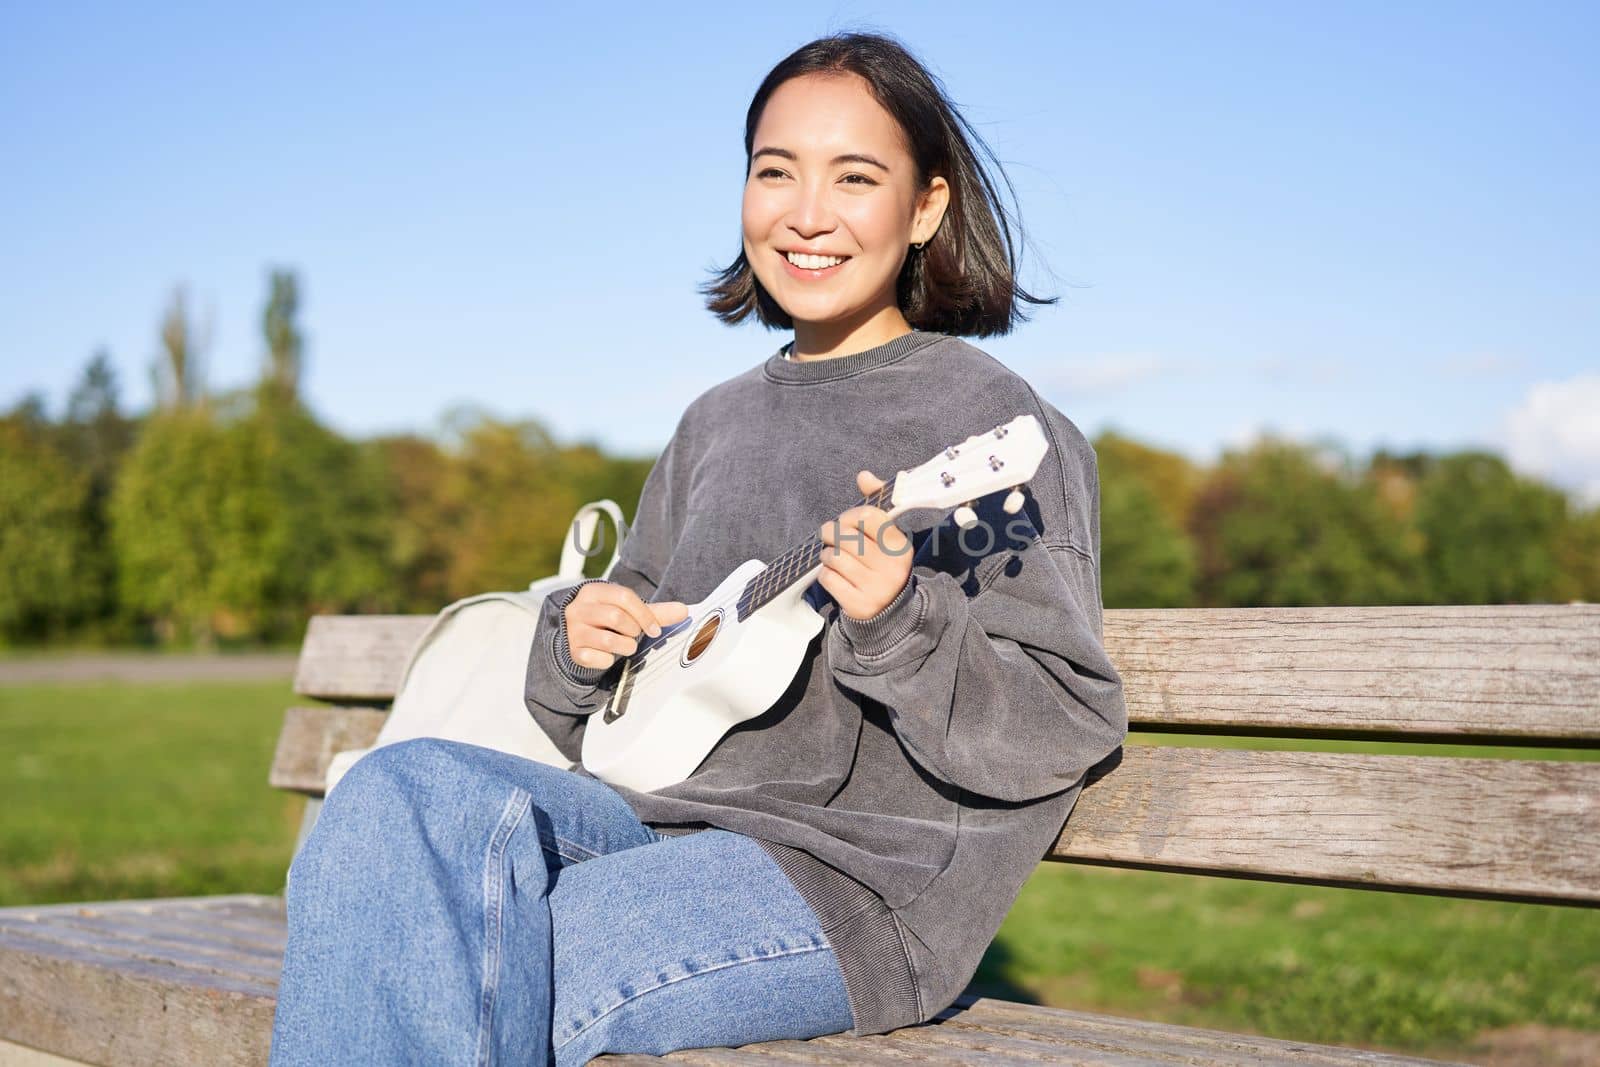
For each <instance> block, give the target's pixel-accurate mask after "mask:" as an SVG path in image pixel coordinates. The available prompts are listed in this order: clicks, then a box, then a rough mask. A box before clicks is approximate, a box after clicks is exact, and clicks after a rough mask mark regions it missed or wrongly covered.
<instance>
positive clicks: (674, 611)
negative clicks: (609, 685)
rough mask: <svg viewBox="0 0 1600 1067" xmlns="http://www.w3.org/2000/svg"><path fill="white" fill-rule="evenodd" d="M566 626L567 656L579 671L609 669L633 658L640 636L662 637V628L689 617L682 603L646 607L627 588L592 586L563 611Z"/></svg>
mask: <svg viewBox="0 0 1600 1067" xmlns="http://www.w3.org/2000/svg"><path fill="white" fill-rule="evenodd" d="M562 614H563V615H564V616H565V618H566V622H567V652H568V654H569V655H571V656H572V662H574V663H576V664H577V665H578V666H580V667H609V666H611V665H612V664H613V663H615V662H616V661H617V657H618V656H631V655H633V653H634V652H635V651H637V649H638V647H639V641H638V638H639V635H640V634H641V633H644V634H649V635H650V636H651V637H659V636H660V634H661V627H663V626H671V625H672V624H674V623H679V622H682V621H683V620H684V619H686V618H688V617H689V609H688V607H687V606H686V605H685V604H683V603H682V602H681V601H677V600H667V601H662V602H661V603H659V604H646V603H645V602H644V601H643V600H641V599H640V598H639V594H637V593H635V592H634V591H633V590H632V589H629V588H628V587H627V586H625V585H619V584H618V583H616V582H589V583H587V584H586V585H584V586H582V587H581V588H580V589H579V590H578V592H577V595H576V596H574V597H573V598H572V600H571V601H570V602H569V603H568V604H567V606H566V607H565V608H564V609H562Z"/></svg>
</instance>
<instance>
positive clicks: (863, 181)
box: [842, 174, 878, 185]
mask: <svg viewBox="0 0 1600 1067" xmlns="http://www.w3.org/2000/svg"><path fill="white" fill-rule="evenodd" d="M851 178H860V179H861V180H860V181H859V182H854V183H852V184H855V185H877V184H878V183H877V182H875V181H873V180H872V179H871V178H869V177H867V176H866V175H865V174H846V175H845V176H844V178H843V179H842V180H843V181H850V179H851Z"/></svg>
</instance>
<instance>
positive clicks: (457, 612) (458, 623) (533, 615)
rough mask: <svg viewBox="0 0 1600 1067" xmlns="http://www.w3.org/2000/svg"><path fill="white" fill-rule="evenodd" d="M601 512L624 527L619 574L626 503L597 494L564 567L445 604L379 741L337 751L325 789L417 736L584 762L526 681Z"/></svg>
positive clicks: (410, 664)
mask: <svg viewBox="0 0 1600 1067" xmlns="http://www.w3.org/2000/svg"><path fill="white" fill-rule="evenodd" d="M601 512H604V513H605V514H607V515H609V516H611V522H612V525H613V526H614V527H615V528H616V530H617V545H616V546H615V547H614V548H613V549H612V552H611V560H610V562H608V563H607V564H606V568H605V571H604V575H609V574H610V573H611V568H612V567H614V566H616V562H617V555H618V553H619V552H620V550H621V547H622V545H621V539H622V531H623V529H624V527H623V523H622V511H621V509H619V508H618V507H617V505H616V503H615V502H613V501H610V500H596V501H594V502H592V503H589V504H585V505H584V506H583V507H581V508H579V509H578V513H577V514H576V515H575V516H574V517H573V520H572V531H573V532H572V535H571V536H569V537H567V538H565V539H564V540H563V541H562V545H561V568H560V570H559V571H557V572H556V573H555V574H553V575H551V576H550V577H548V578H541V579H539V580H538V581H536V582H534V583H532V584H531V585H529V586H528V588H527V589H526V590H519V591H515V592H509V593H480V594H478V595H477V596H469V597H467V598H465V599H464V600H458V601H456V602H455V603H454V604H451V605H449V606H448V607H446V608H445V609H444V610H443V611H441V612H439V614H438V616H437V617H436V618H435V619H434V620H433V624H432V625H431V626H429V627H428V629H427V630H426V631H425V632H424V633H423V634H422V636H421V637H420V638H418V639H417V643H416V644H415V645H414V646H412V649H411V656H410V658H409V660H408V661H407V663H406V668H405V671H404V673H402V674H401V676H400V684H399V685H398V686H397V687H396V689H395V696H394V704H393V706H392V707H391V708H390V710H389V717H388V718H387V719H386V720H385V721H384V724H383V728H382V729H381V730H379V731H378V736H377V738H376V740H374V742H373V744H372V748H361V749H352V750H349V751H346V752H340V753H339V754H337V755H336V756H334V757H333V759H332V761H331V762H330V763H329V764H328V772H327V777H326V780H325V791H326V792H329V793H331V792H333V788H334V786H336V785H337V784H338V783H339V779H341V778H343V777H344V774H345V772H346V771H348V770H349V769H350V768H351V766H353V765H354V764H355V762H356V761H357V760H358V759H360V758H361V757H362V756H364V755H366V754H367V753H368V752H371V751H372V749H373V748H379V747H381V746H383V745H390V744H393V743H395V742H396V741H406V740H410V739H411V738H414V737H442V738H446V739H448V740H452V741H466V742H469V743H471V744H474V745H482V746H483V747H485V748H494V749H499V750H500V751H501V752H509V753H511V754H512V755H514V756H521V757H523V758H524V759H531V760H537V761H538V762H540V763H548V764H551V765H553V766H556V767H563V768H568V769H570V768H572V767H573V766H575V765H574V764H573V762H572V761H571V760H569V759H567V758H566V757H565V756H563V755H562V754H561V753H560V752H559V751H557V750H556V746H555V745H554V743H552V742H551V740H550V739H549V738H548V737H546V736H545V734H544V731H543V730H541V729H540V728H539V724H538V723H537V722H536V721H535V720H534V718H533V716H532V715H530V714H528V706H527V704H526V702H525V701H524V698H523V686H524V684H525V681H526V677H527V670H528V650H529V649H530V648H531V647H532V645H533V632H534V629H535V627H536V626H537V624H538V621H539V611H540V607H541V605H542V604H543V603H544V598H545V597H546V596H548V595H549V594H550V593H552V592H554V591H555V590H557V589H562V588H565V587H567V586H569V585H572V584H573V583H574V582H580V581H582V580H583V562H584V560H585V559H586V558H587V556H586V555H585V554H586V553H588V554H592V553H593V551H594V548H595V545H596V535H597V534H598V533H599V532H600V531H599V522H600V513H601ZM580 545H581V546H582V547H581V548H580V547H579V546H580Z"/></svg>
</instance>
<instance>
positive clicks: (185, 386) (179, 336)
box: [151, 285, 211, 410]
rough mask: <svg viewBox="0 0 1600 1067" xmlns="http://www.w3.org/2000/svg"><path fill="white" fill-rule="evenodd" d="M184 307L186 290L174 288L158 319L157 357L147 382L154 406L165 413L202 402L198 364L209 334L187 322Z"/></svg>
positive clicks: (186, 305) (199, 366)
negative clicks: (152, 391) (159, 334)
mask: <svg viewBox="0 0 1600 1067" xmlns="http://www.w3.org/2000/svg"><path fill="white" fill-rule="evenodd" d="M188 304H189V295H188V290H187V289H186V288H185V287H184V286H181V285H180V286H177V287H176V288H174V289H173V291H172V298H171V301H170V302H169V303H168V304H167V310H166V312H165V313H163V315H162V317H161V355H160V357H159V358H158V359H157V360H156V364H155V367H154V368H153V369H152V371H151V379H152V381H153V383H154V385H155V392H156V403H157V405H158V406H159V407H161V408H163V409H166V410H172V409H177V408H188V407H194V406H195V405H197V404H199V403H201V402H202V401H203V400H204V399H205V385H204V374H203V366H202V360H203V358H204V353H205V349H206V348H207V347H208V346H209V344H210V334H211V330H210V327H209V326H206V327H201V326H198V325H197V324H196V323H195V322H194V321H193V320H192V319H191V318H190V316H189V307H188Z"/></svg>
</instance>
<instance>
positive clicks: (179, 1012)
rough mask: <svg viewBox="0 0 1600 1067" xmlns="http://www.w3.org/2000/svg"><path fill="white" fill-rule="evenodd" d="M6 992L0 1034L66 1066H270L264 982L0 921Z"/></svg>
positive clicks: (269, 996) (0, 985) (0, 998)
mask: <svg viewBox="0 0 1600 1067" xmlns="http://www.w3.org/2000/svg"><path fill="white" fill-rule="evenodd" d="M3 915H4V912H0V916H3ZM0 990H3V992H4V995H0V1037H3V1038H5V1039H6V1040H7V1041H12V1042H16V1043H18V1044H22V1045H27V1046H29V1047H31V1048H36V1049H41V1050H44V1051H46V1052H49V1053H53V1054H55V1055H57V1056H63V1057H66V1058H68V1059H73V1060H80V1061H83V1062H85V1063H97V1064H116V1065H118V1067H165V1065H168V1064H174V1063H204V1064H208V1065H209V1064H216V1065H218V1067H255V1065H260V1064H264V1063H266V1062H267V1048H268V1045H269V1044H270V1043H271V1037H272V1013H273V1007H274V1003H275V1000H274V998H275V992H276V991H275V988H274V987H273V986H270V985H268V984H267V983H264V982H260V981H242V980H238V979H230V978H225V977H223V976H220V975H212V974H204V973H201V972H197V971H194V970H191V969H189V968H185V967H180V966H177V965H176V964H172V963H158V962H151V961H148V960H138V959H126V958H120V957H116V956H110V955H107V954H104V953H100V952H95V951H92V950H89V949H85V948H82V947H80V946H72V945H63V944H60V943H58V942H50V941H38V940H34V939H31V938H28V937H26V936H24V935H22V934H19V933H14V932H12V927H10V926H9V925H6V924H5V923H4V920H3V918H0Z"/></svg>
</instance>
